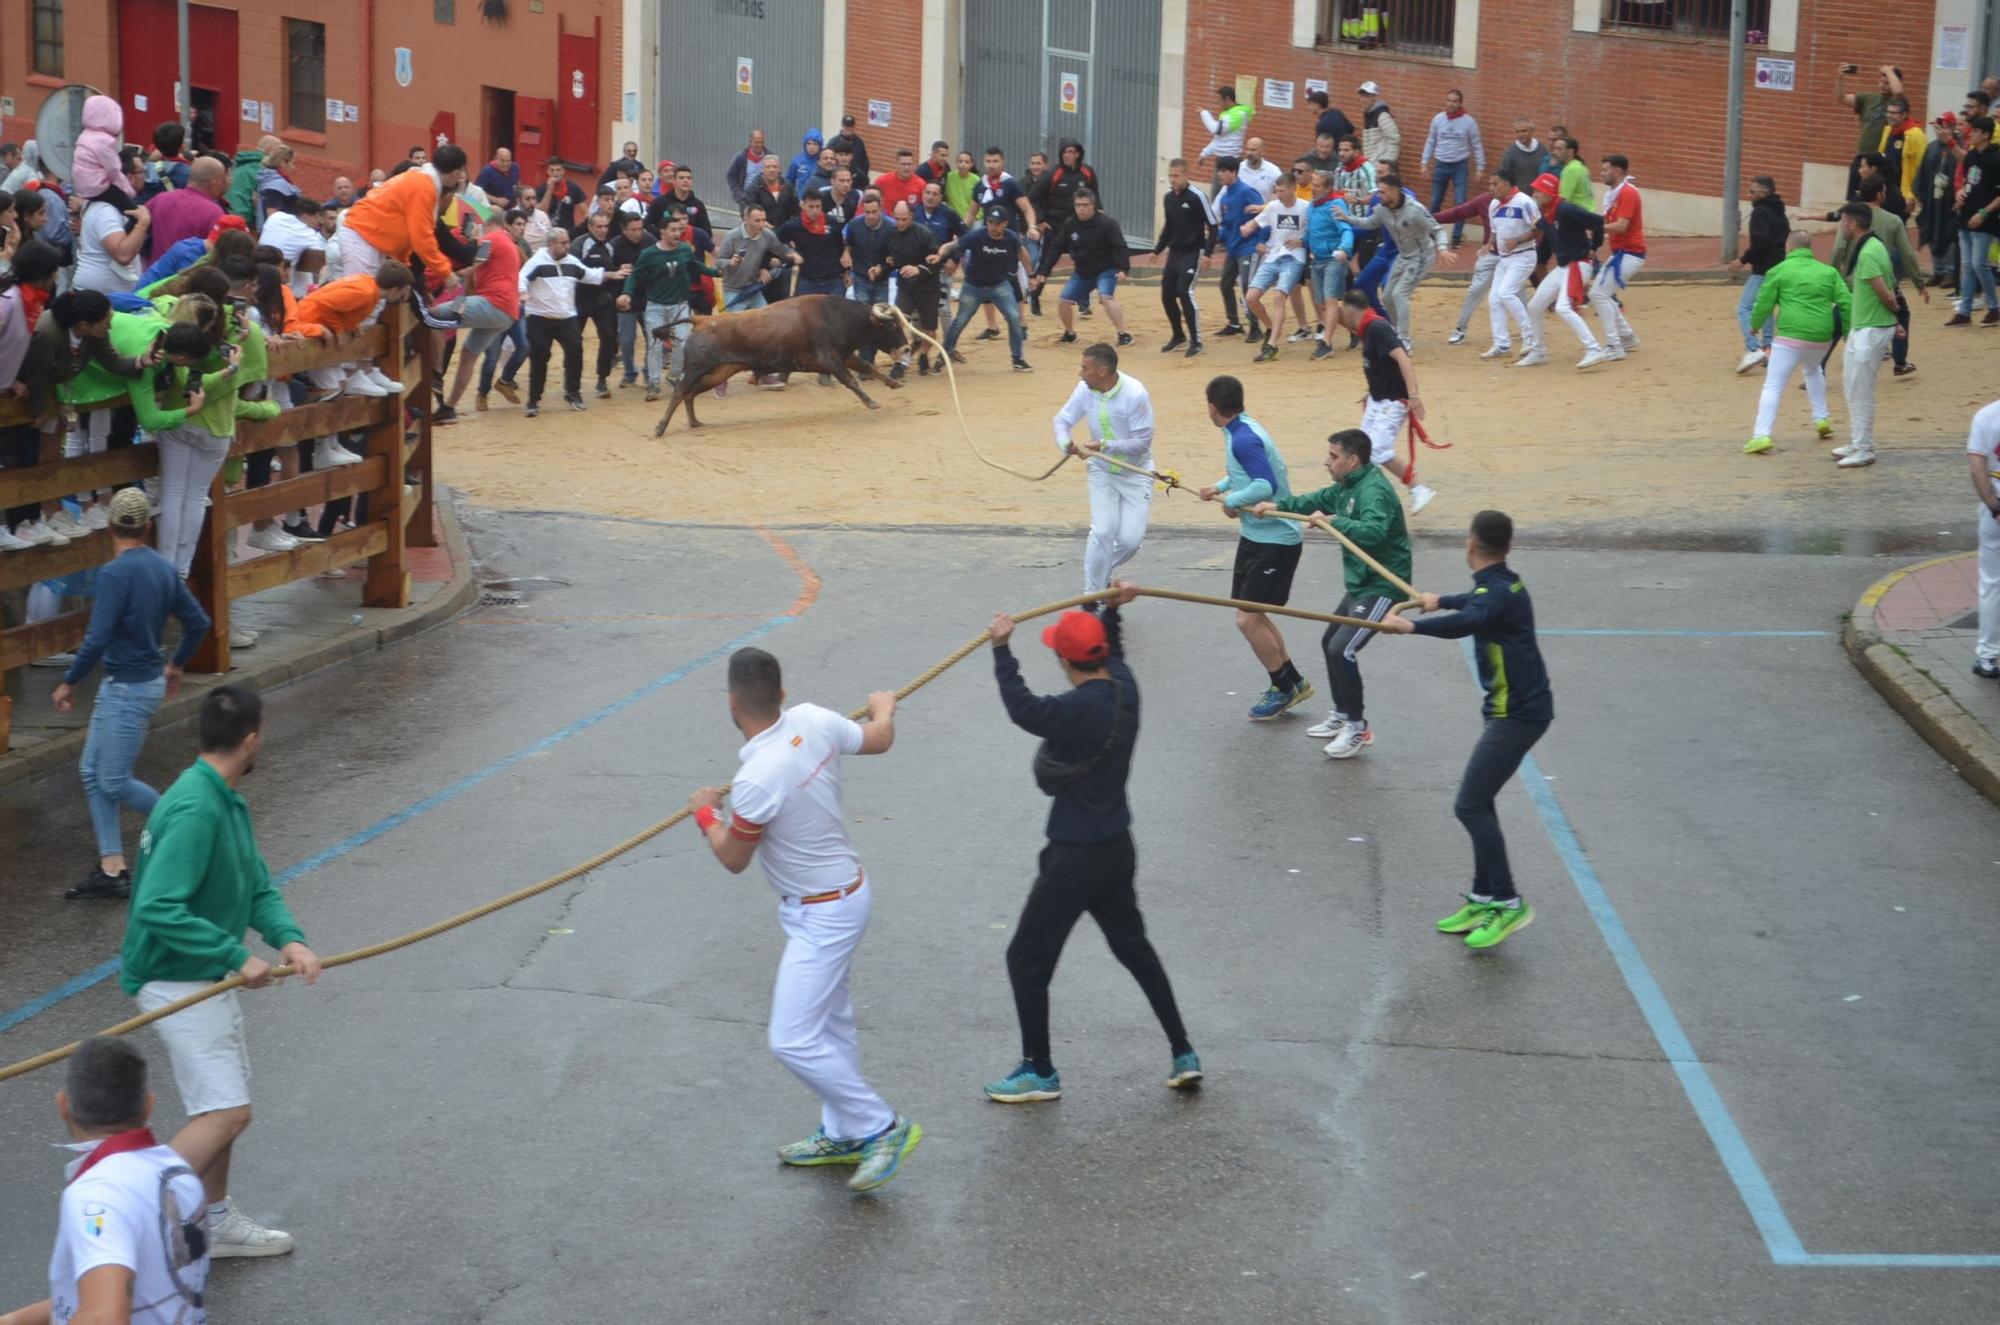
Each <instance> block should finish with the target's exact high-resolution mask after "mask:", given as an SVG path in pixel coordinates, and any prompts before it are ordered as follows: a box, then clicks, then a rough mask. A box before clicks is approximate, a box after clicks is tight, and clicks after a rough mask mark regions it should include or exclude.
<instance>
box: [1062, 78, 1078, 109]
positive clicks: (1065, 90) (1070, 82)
mask: <svg viewBox="0 0 2000 1325" xmlns="http://www.w3.org/2000/svg"><path fill="white" fill-rule="evenodd" d="M1060 90H1061V93H1062V108H1063V110H1064V111H1065V112H1066V113H1068V114H1070V115H1074V114H1076V108H1077V104H1078V103H1079V102H1080V101H1081V100H1082V99H1083V80H1082V79H1081V78H1079V77H1077V75H1075V74H1071V73H1066V74H1064V75H1063V76H1062V87H1061V89H1060Z"/></svg>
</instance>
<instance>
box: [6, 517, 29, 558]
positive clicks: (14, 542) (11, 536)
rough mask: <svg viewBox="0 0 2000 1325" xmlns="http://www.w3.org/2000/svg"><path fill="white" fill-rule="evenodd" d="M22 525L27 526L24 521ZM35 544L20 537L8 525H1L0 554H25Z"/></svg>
mask: <svg viewBox="0 0 2000 1325" xmlns="http://www.w3.org/2000/svg"><path fill="white" fill-rule="evenodd" d="M21 523H23V524H26V523H27V521H25V520H23V521H22V522H21ZM33 546H34V544H33V543H31V542H29V541H28V540H27V539H25V538H22V537H20V536H19V535H17V534H16V533H15V532H14V531H13V530H11V529H9V528H8V527H7V526H6V525H4V524H0V552H25V551H27V550H28V549H29V548H31V547H33Z"/></svg>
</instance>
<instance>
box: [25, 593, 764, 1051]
mask: <svg viewBox="0 0 2000 1325" xmlns="http://www.w3.org/2000/svg"><path fill="white" fill-rule="evenodd" d="M791 620H793V618H792V617H791V616H790V615H779V616H774V617H772V618H770V619H769V620H768V621H763V622H760V623H759V624H758V625H757V626H755V627H754V628H752V629H750V630H748V631H745V632H744V633H743V634H741V635H738V636H737V637H736V638H735V639H733V640H730V641H729V642H728V643H727V644H723V645H719V646H717V647H716V648H713V649H710V650H709V651H708V652H707V653H704V654H702V655H701V656H700V657H699V658H696V659H694V660H692V661H690V662H686V663H682V664H681V665H680V666H679V667H676V668H675V669H674V670H673V671H671V672H668V673H667V674H666V675H665V676H661V677H656V678H655V679H653V680H651V681H648V682H647V683H646V684H645V685H642V686H640V687H639V688H638V689H637V690H634V691H633V692H632V693H630V694H628V695H626V696H624V697H623V698H621V699H614V700H613V701H611V702H610V703H609V704H606V705H605V706H604V707H603V708H601V709H598V710H597V711H596V712H594V713H587V714H585V715H584V716H583V717H581V718H578V719H577V720H576V721H575V722H572V723H570V724H569V725H568V726H567V727H562V728H558V729H557V730H555V731H553V732H550V733H549V734H548V735H547V736H544V737H542V738H541V739H540V740H539V741H536V742H534V743H533V744H531V745H526V746H523V747H522V748H521V749H519V750H516V751H514V752H513V753H512V754H509V755H502V756H501V757H500V758H498V759H496V760H494V761H493V762H492V763H490V764H488V765H486V766H485V767H484V768H481V769H479V770H477V771H476V772H472V773H468V774H467V775H466V776H464V777H462V778H460V779H459V780H458V781H456V782H454V783H452V784H451V785H450V786H448V787H445V788H443V789H441V790H439V791H434V792H432V793H431V794H430V795H428V796H426V797H424V798H423V799H422V800H420V801H417V802H415V803H414V804H411V805H407V806H405V807H404V808H402V809H400V810H397V811H396V812H395V813H394V814H391V815H389V816H388V817H386V818H383V819H378V820H376V821H375V822H374V823H372V824H370V825H368V827H366V828H364V829H362V830H361V831H360V832H358V833H352V834H349V835H348V836H346V837H344V838H342V839H340V841H338V842H335V843H334V844H333V845H332V846H329V847H327V848H326V849H325V850H323V851H318V852H315V853H314V854H312V855H310V856H307V857H306V858H305V859H304V860H302V861H300V862H299V863H298V864H296V865H294V866H292V867H291V868H290V869H288V870H286V871H285V872H284V873H282V874H279V875H278V876H277V877H276V878H274V879H272V880H271V882H272V884H273V885H274V886H275V887H278V888H283V887H284V886H285V885H286V884H288V883H291V882H292V881H293V880H294V879H298V878H301V877H303V876H304V875H307V874H310V873H312V872H313V871H314V870H316V869H320V868H322V867H323V866H326V865H330V864H332V863H333V862H334V861H336V860H339V859H340V858H341V857H342V856H345V855H347V854H348V853H349V852H352V851H356V850H358V849H360V848H361V847H364V846H367V845H368V844H369V843H370V842H373V841H374V840H375V839H376V838H378V837H381V836H382V835H383V834H384V833H388V832H393V831H394V830H395V829H398V828H400V827H402V826H403V825H404V824H406V823H408V822H410V820H412V819H415V818H417V817H418V816H420V815H424V814H428V813H430V812H431V811H432V810H435V809H437V808H438V807H439V806H441V805H445V804H447V803H449V802H451V801H454V800H457V799H458V798H459V797H460V796H463V795H464V794H465V793H466V792H468V791H471V790H472V789H473V788H474V787H477V786H479V785H480V784H481V783H484V782H487V781H490V780H491V779H493V778H495V777H497V776H499V775H500V774H502V773H504V772H506V771H507V770H508V769H510V768H512V767H514V765H516V764H518V763H520V762H521V761H522V760H523V759H530V758H533V757H534V756H535V755H538V754H541V753H542V752H544V751H546V750H550V749H553V748H554V747H555V746H558V745H560V744H562V743H563V742H564V741H567V740H568V739H569V738H570V737H572V736H576V735H579V734H581V733H583V732H586V731H589V730H590V729H591V728H592V727H595V726H597V725H598V724H599V723H601V722H604V721H606V720H607V719H609V718H613V717H616V716H617V715H618V714H620V713H622V712H624V711H625V710H626V709H628V708H630V707H632V705H634V704H637V703H639V702H640V701H641V700H644V699H648V698H650V697H652V696H653V695H656V694H658V693H659V692H660V691H662V690H665V689H666V688H667V687H668V686H670V685H673V684H674V683H675V682H677V681H683V680H686V679H687V678H688V677H689V676H691V675H693V674H694V673H695V672H698V671H700V670H701V669H702V668H704V667H706V666H708V665H709V664H710V663H712V662H715V661H717V660H718V659H721V658H725V657H727V656H728V655H729V654H731V653H733V652H735V651H736V650H737V649H740V648H742V647H743V646H744V645H746V644H749V643H751V642H752V641H753V640H756V639H759V638H761V637H763V636H764V635H768V634H769V633H770V632H772V631H773V630H776V629H777V628H778V627H779V626H782V625H784V624H785V623H786V622H787V621H791ZM117 973H118V959H117V958H116V957H113V958H112V959H111V960H109V961H107V962H102V963H100V964H98V965H96V966H93V967H91V968H90V969H89V970H87V971H85V972H84V973H83V974H81V975H78V976H74V977H72V978H71V979H69V980H65V981H64V982H63V983H62V984H59V985H57V986H56V987H55V988H54V989H51V990H49V991H48V992H47V993H45V994H42V995H40V996H38V997H36V998H32V999H30V1000H29V1001H27V1002H26V1003H23V1004H21V1006H19V1007H17V1008H14V1009H13V1010H12V1011H9V1012H6V1013H0V1031H8V1030H12V1029H13V1028H14V1027H16V1026H19V1025H20V1024H21V1023H22V1022H24V1021H27V1020H29V1019H31V1018H33V1017H38V1016H40V1015H41V1014H42V1013H44V1012H47V1011H48V1010H49V1009H50V1008H52V1007H54V1006H55V1005H56V1004H58V1003H61V1002H62V1001H64V1000H65V999H69V998H74V997H75V996H76V995H78V994H81V993H82V992H83V991H84V990H86V989H89V988H91V987H92V986H93V985H97V984H101V983H102V982H103V981H105V980H108V979H110V978H111V977H112V976H113V975H116V974H117Z"/></svg>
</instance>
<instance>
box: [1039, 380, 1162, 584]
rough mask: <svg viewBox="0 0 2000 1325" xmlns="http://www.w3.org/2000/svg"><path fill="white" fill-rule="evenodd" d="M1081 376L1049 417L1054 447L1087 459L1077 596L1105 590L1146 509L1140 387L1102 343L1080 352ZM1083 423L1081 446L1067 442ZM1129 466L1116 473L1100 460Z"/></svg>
mask: <svg viewBox="0 0 2000 1325" xmlns="http://www.w3.org/2000/svg"><path fill="white" fill-rule="evenodd" d="M1077 376H1078V377H1080V378H1082V379H1083V380H1082V381H1081V382H1078V383H1077V387H1076V390H1074V391H1072V392H1071V393H1070V397H1069V399H1068V400H1067V401H1065V402H1064V403H1063V407H1062V408H1061V409H1060V410H1058V411H1056V417H1055V434H1056V449H1058V450H1065V451H1068V452H1069V453H1070V454H1071V455H1080V456H1086V457H1088V458H1089V460H1090V471H1089V472H1090V477H1089V483H1090V541H1089V542H1087V543H1085V544H1084V548H1083V591H1084V592H1085V593H1096V592H1097V591H1098V590H1099V589H1104V588H1108V587H1109V586H1110V584H1111V575H1112V572H1114V571H1116V570H1117V569H1118V568H1119V567H1120V566H1123V565H1124V564H1125V563H1126V562H1128V561H1130V560H1131V559H1132V558H1133V557H1134V556H1135V555H1136V554H1137V553H1138V551H1139V544H1140V542H1141V540H1143V539H1144V538H1145V537H1146V517H1147V515H1148V513H1149V512H1150V510H1151V508H1152V504H1153V477H1152V475H1150V474H1147V473H1144V472H1139V471H1144V470H1149V469H1151V468H1152V467H1153V399H1152V397H1151V396H1149V395H1147V394H1146V386H1145V383H1143V382H1141V381H1140V380H1139V379H1138V378H1136V377H1131V376H1128V375H1127V374H1125V373H1121V372H1119V371H1118V351H1117V350H1115V349H1113V348H1112V347H1111V346H1109V345H1106V344H1102V343H1099V344H1096V345H1092V346H1091V347H1090V348H1089V349H1086V350H1085V351H1084V352H1083V366H1082V368H1081V369H1080V370H1079V371H1078V373H1077ZM1086 421H1087V422H1088V423H1089V424H1090V427H1089V433H1090V438H1089V440H1088V441H1077V440H1074V439H1073V438H1072V436H1071V434H1072V433H1073V432H1074V431H1075V429H1076V425H1077V424H1078V423H1082V422H1086ZM1107 455H1109V456H1112V457H1115V458H1116V459H1119V460H1122V461H1124V462H1125V463H1126V464H1128V465H1131V466H1133V468H1132V469H1121V468H1119V467H1118V466H1116V465H1113V464H1112V463H1111V462H1110V461H1108V460H1105V459H1103V458H1102V457H1103V456H1107Z"/></svg>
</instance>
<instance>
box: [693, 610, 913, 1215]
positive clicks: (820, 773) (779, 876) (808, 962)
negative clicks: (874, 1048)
mask: <svg viewBox="0 0 2000 1325" xmlns="http://www.w3.org/2000/svg"><path fill="white" fill-rule="evenodd" d="M784 703H785V690H784V679H783V676H782V674H781V672H780V670H779V667H778V660H777V659H776V658H774V657H772V656H771V655H770V654H768V653H766V652H764V651H763V650H762V649H738V650H737V651H736V652H735V653H733V654H731V655H730V657H729V716H730V720H731V721H733V722H734V723H735V724H736V728H737V730H738V731H740V732H742V733H743V736H744V744H743V748H742V749H741V750H740V751H738V752H737V757H738V758H740V759H741V760H742V761H743V763H742V767H741V768H739V769H738V770H737V772H736V777H735V778H734V779H733V780H732V781H731V783H730V785H729V793H728V794H729V797H730V801H731V806H732V812H731V814H730V816H729V818H728V820H727V821H725V820H724V819H723V817H722V816H721V815H720V814H718V813H717V807H718V806H720V805H721V803H722V796H723V791H722V789H721V788H720V787H703V788H702V789H701V790H700V791H697V792H696V793H695V794H694V795H692V796H690V797H688V805H689V807H690V808H691V809H693V811H694V820H695V826H696V827H697V828H698V829H700V831H701V834H702V836H703V837H705V838H707V839H708V845H709V849H710V850H712V851H713V852H714V853H715V858H716V859H717V860H719V861H721V862H722V865H723V868H725V869H727V870H728V871H729V872H730V873H731V874H741V873H742V872H743V871H744V870H745V869H747V868H748V867H749V865H750V861H751V859H752V858H753V857H754V858H756V859H758V860H761V861H762V862H763V866H764V877H765V878H767V879H768V880H770V883H771V886H772V887H773V888H774V889H776V890H777V892H778V924H779V925H780V926H781V927H782V928H783V929H784V931H785V938H786V942H785V955H784V957H783V958H782V959H781V960H780V961H779V963H778V980H777V985H776V987H775V988H774V989H773V990H772V991H771V1025H770V1044H771V1052H772V1053H773V1054H776V1055H777V1057H778V1060H779V1061H780V1062H782V1063H783V1064H784V1065H785V1066H786V1067H788V1068H790V1069H791V1070H792V1072H793V1074H794V1075H796V1076H797V1077H798V1078H799V1080H801V1081H803V1082H805V1083H806V1085H807V1086H808V1087H810V1088H811V1090H812V1092H813V1093H814V1094H815V1095H817V1096H819V1098H820V1103H821V1109H820V1126H819V1130H818V1131H816V1132H814V1133H813V1134H812V1135H811V1136H809V1137H807V1138H806V1139H805V1140H803V1141H795V1142H793V1143H792V1144H791V1145H788V1146H782V1147H780V1148H779V1150H778V1158H779V1159H781V1160H783V1161H784V1162H785V1163H787V1164H794V1165H800V1166H805V1167H810V1166H815V1165H822V1164H857V1165H859V1166H860V1167H859V1168H858V1169H856V1170H855V1174H854V1176H853V1177H852V1178H851V1179H849V1180H848V1184H847V1185H848V1186H849V1187H851V1188H853V1189H854V1190H855V1191H858V1192H865V1191H871V1190H873V1189H874V1188H876V1187H880V1186H881V1185H882V1184H883V1183H885V1182H887V1181H889V1179H891V1178H893V1177H894V1176H896V1170H897V1168H898V1166H900V1165H901V1164H902V1162H903V1157H904V1156H905V1155H908V1154H909V1153H910V1152H911V1151H912V1150H914V1149H916V1146H917V1142H918V1141H920V1140H921V1139H922V1138H923V1134H924V1133H923V1129H922V1128H921V1127H919V1126H917V1124H916V1123H914V1122H911V1121H910V1120H909V1119H907V1118H904V1117H903V1116H901V1115H900V1114H898V1113H896V1112H895V1111H893V1110H892V1109H890V1108H889V1106H888V1105H887V1104H885V1103H883V1102H882V1097H881V1096H880V1095H877V1094H876V1093H875V1091H874V1089H873V1088H872V1087H871V1086H869V1084H868V1083H867V1082H866V1081H864V1080H863V1079H862V1077H861V1053H860V1048H859V1046H858V1044H857V1043H856V1040H855V1035H854V998H853V995H852V994H851V993H850V992H849V991H848V987H847V968H848V964H849V963H850V962H851V961H852V960H853V957H854V949H855V948H856V947H857V946H858V945H859V944H860V942H861V935H862V934H863V933H864V932H865V931H866V930H867V928H868V913H869V910H870V909H871V907H872V906H873V902H872V900H871V899H872V893H873V890H872V889H870V888H868V887H866V886H865V885H866V883H867V876H866V875H865V874H864V873H863V872H862V869H861V860H860V857H858V856H857V855H856V854H855V851H854V844H853V842H851V841H850V840H849V839H848V836H847V818H846V815H845V813H844V812H843V811H842V809H841V804H840V757H841V756H842V755H853V754H863V755H874V754H881V753H883V752H884V751H886V750H887V749H888V748H889V747H890V745H892V744H893V743H894V742H895V739H896V719H895V713H896V697H895V696H894V695H892V694H890V693H889V692H888V691H886V690H885V691H879V692H877V693H876V694H873V695H870V696H869V697H868V725H867V726H865V727H864V726H862V725H861V724H859V723H857V722H854V721H853V720H851V719H848V718H844V717H842V716H841V715H840V714H838V713H835V712H833V711H832V710H831V709H823V708H820V707H819V706H817V705H814V704H798V705H794V706H793V707H791V708H789V709H788V708H786V707H784Z"/></svg>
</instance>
